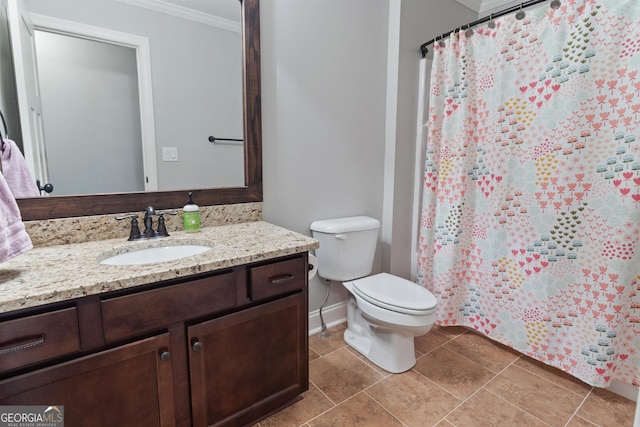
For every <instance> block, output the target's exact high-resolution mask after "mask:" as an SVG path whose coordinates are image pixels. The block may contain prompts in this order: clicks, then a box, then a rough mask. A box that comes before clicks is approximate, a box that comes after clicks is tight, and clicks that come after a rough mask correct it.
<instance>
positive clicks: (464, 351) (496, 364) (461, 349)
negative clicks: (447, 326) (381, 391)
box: [445, 332, 520, 374]
mask: <svg viewBox="0 0 640 427" xmlns="http://www.w3.org/2000/svg"><path fill="white" fill-rule="evenodd" d="M445 348H447V349H449V350H453V351H455V352H457V353H459V354H461V355H463V356H465V357H467V358H468V359H471V360H473V361H474V362H476V363H478V364H480V365H482V366H484V367H485V368H487V369H489V370H490V371H492V372H494V373H496V374H497V373H498V372H500V371H502V370H503V369H504V368H506V367H507V366H509V364H511V363H513V362H514V361H515V360H516V359H517V358H518V357H520V353H518V352H517V351H515V350H513V349H512V348H509V347H507V346H504V345H502V344H500V343H498V342H496V341H493V340H491V339H489V338H487V337H485V336H482V335H480V334H478V333H475V332H469V333H467V334H463V335H460V336H458V337H456V338H455V339H453V340H451V341H449V342H448V343H447V344H445Z"/></svg>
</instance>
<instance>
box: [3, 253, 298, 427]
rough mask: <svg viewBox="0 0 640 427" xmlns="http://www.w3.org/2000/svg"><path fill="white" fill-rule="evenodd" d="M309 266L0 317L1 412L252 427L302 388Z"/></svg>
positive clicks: (229, 273)
mask: <svg viewBox="0 0 640 427" xmlns="http://www.w3.org/2000/svg"><path fill="white" fill-rule="evenodd" d="M307 263H308V261H307V254H306V252H305V253H301V254H297V255H294V256H290V257H286V258H279V259H273V260H269V261H264V262H261V263H255V264H249V265H243V266H238V267H234V268H233V269H226V270H224V271H217V272H211V273H208V274H204V275H198V276H193V277H186V278H181V279H176V280H172V281H168V282H165V283H159V284H153V285H149V286H144V287H139V288H136V289H130V290H127V291H119V292H115V293H114V292H112V293H106V294H103V295H100V296H99V297H97V296H93V297H85V298H81V299H79V300H76V301H74V302H68V303H65V306H64V307H62V308H57V309H55V310H54V309H52V310H51V311H49V312H47V311H43V309H42V308H40V309H36V310H35V311H30V310H26V311H23V312H21V313H20V314H19V315H16V314H15V313H5V314H0V405H63V406H64V410H65V425H66V426H87V425H91V426H119V427H128V426H132V427H134V426H135V427H138V426H185V427H186V426H190V425H191V426H207V425H215V426H241V425H251V424H254V423H255V422H256V421H258V420H259V419H261V418H262V417H264V416H267V415H268V414H270V413H271V412H274V411H275V410H277V409H279V408H281V407H283V406H286V405H287V404H288V403H290V402H292V401H295V400H296V399H297V398H299V397H298V396H299V395H300V394H301V393H302V392H304V391H306V390H307V389H308V350H307V348H308V347H307V344H308V342H307V339H308V331H307V329H308V321H307V319H308V318H307V316H308V308H307V307H308V304H307V282H308V280H307V268H308V267H307V265H308V264H307ZM72 304H74V305H72ZM56 322H58V323H59V324H56ZM56 325H57V326H56ZM43 331H44V332H43ZM43 335H44V338H42V336H43ZM40 341H42V342H40ZM7 349H10V351H7ZM3 350H5V351H3ZM20 352H24V353H23V354H20Z"/></svg>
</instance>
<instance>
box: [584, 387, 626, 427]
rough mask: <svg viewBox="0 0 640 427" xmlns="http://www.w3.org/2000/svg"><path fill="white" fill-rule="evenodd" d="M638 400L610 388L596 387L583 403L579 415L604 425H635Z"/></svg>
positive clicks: (620, 426)
mask: <svg viewBox="0 0 640 427" xmlns="http://www.w3.org/2000/svg"><path fill="white" fill-rule="evenodd" d="M635 410H636V402H633V401H631V400H629V399H625V398H624V397H622V396H618V395H617V394H614V393H612V392H610V391H608V390H604V389H601V388H594V389H593V391H592V392H591V393H590V394H589V396H588V397H587V400H586V401H585V402H584V403H583V404H582V406H581V407H580V410H579V411H578V415H579V416H580V417H582V418H584V419H586V420H588V421H591V422H592V423H594V424H598V425H602V426H619V427H631V426H633V418H634V416H635Z"/></svg>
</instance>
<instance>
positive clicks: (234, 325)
mask: <svg viewBox="0 0 640 427" xmlns="http://www.w3.org/2000/svg"><path fill="white" fill-rule="evenodd" d="M306 298H307V294H306V292H300V293H298V294H294V295H291V296H289V297H287V298H283V299H280V300H276V301H273V302H270V303H267V304H263V305H260V306H257V307H253V308H250V309H247V310H244V311H241V312H238V313H234V314H231V315H228V316H225V317H221V318H219V319H214V320H210V321H207V322H204V323H200V324H197V325H194V326H191V327H189V329H188V338H189V343H190V345H191V349H190V350H189V361H190V369H191V398H192V400H191V402H192V411H193V425H194V426H196V427H199V426H207V425H215V426H220V425H225V426H226V425H244V424H247V423H249V422H252V421H255V420H257V419H259V418H260V417H261V416H264V415H266V414H267V413H269V412H271V411H273V410H274V409H277V408H279V407H281V406H283V405H284V404H285V403H287V402H289V401H290V400H292V399H294V398H295V397H296V396H298V395H299V394H300V393H302V392H303V391H305V390H307V389H308V386H309V383H308V372H309V371H308V369H309V365H308V351H307V344H308V343H307V339H308V337H307V303H306Z"/></svg>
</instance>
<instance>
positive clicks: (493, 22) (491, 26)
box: [487, 13, 496, 29]
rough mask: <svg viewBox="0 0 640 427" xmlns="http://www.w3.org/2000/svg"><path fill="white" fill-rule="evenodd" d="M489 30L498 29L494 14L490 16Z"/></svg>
mask: <svg viewBox="0 0 640 427" xmlns="http://www.w3.org/2000/svg"><path fill="white" fill-rule="evenodd" d="M487 25H488V27H489V28H491V29H494V28H495V27H496V21H494V20H493V13H492V14H490V15H489V24H487Z"/></svg>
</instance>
